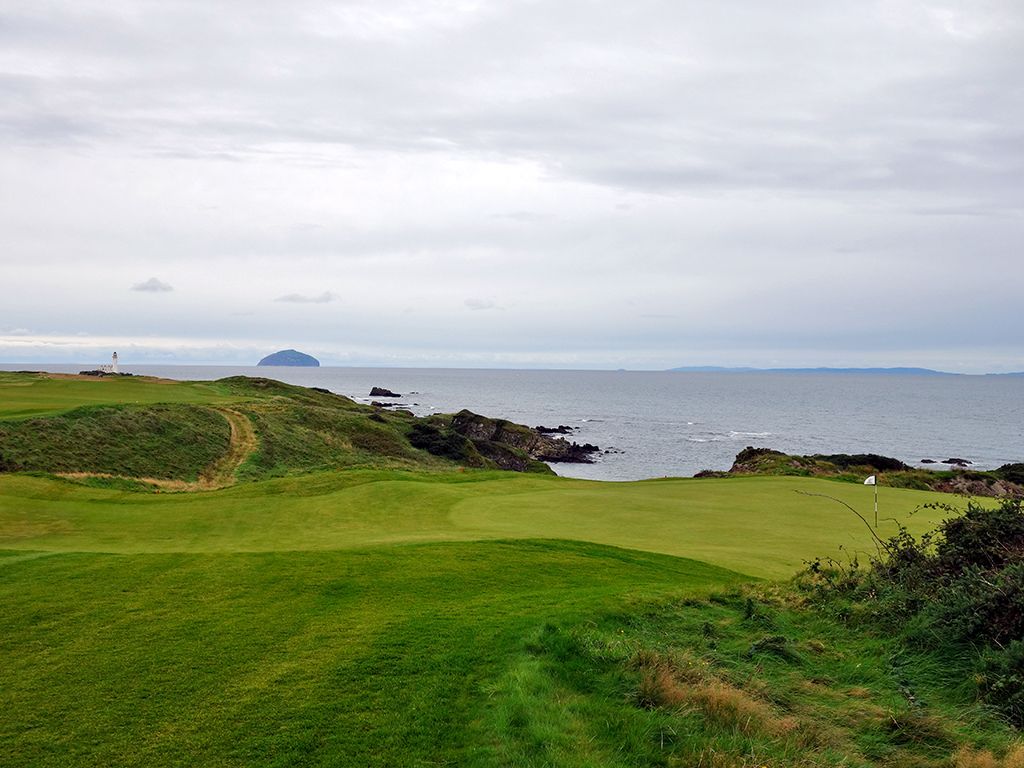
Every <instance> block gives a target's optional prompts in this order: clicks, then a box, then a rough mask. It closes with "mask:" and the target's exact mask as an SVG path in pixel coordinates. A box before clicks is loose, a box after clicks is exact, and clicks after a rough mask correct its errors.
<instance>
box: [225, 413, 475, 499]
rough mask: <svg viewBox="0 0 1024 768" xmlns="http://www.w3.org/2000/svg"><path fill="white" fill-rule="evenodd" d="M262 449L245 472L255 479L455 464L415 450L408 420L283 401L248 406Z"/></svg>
mask: <svg viewBox="0 0 1024 768" xmlns="http://www.w3.org/2000/svg"><path fill="white" fill-rule="evenodd" d="M244 410H245V413H246V415H247V416H248V417H249V418H250V420H251V421H252V423H253V425H254V427H255V429H256V433H257V435H258V437H259V445H258V447H257V449H256V451H255V452H254V453H253V454H252V456H251V457H250V458H249V460H248V461H247V462H246V463H245V465H244V466H243V467H242V470H241V472H240V475H241V477H243V478H244V479H249V480H255V479H262V478H267V477H278V476H282V475H288V474H300V473H306V472H310V471H316V470H324V469H352V468H356V467H358V468H378V469H380V468H396V469H413V468H431V467H438V468H449V469H453V468H454V467H455V465H454V463H453V462H450V461H444V460H442V459H438V458H436V457H434V456H431V455H430V454H429V453H427V452H426V451H420V450H417V449H415V448H413V447H412V446H411V445H410V444H409V441H408V438H407V437H406V436H405V430H406V429H407V425H406V423H405V422H406V421H407V420H406V419H402V417H401V416H399V415H395V414H388V415H387V416H383V415H379V416H378V418H376V419H375V418H371V417H372V416H373V415H374V413H373V411H372V410H370V409H364V408H362V407H359V409H358V410H356V409H349V408H345V407H340V408H339V407H338V406H337V405H335V404H333V403H329V404H328V405H326V406H324V405H319V404H309V403H301V404H300V403H295V402H294V401H291V400H282V401H277V402H272V403H267V404H254V405H250V406H248V407H246V408H245V409H244Z"/></svg>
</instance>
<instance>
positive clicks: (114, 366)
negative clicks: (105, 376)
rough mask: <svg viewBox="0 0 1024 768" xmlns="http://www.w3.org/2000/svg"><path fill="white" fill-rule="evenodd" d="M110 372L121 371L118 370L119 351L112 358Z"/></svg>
mask: <svg viewBox="0 0 1024 768" xmlns="http://www.w3.org/2000/svg"><path fill="white" fill-rule="evenodd" d="M110 372H111V373H120V371H119V370H117V352H115V353H114V354H113V356H112V357H111V358H110Z"/></svg>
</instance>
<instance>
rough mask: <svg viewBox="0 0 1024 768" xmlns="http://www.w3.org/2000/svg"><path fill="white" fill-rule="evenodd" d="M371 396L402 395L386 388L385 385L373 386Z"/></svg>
mask: <svg viewBox="0 0 1024 768" xmlns="http://www.w3.org/2000/svg"><path fill="white" fill-rule="evenodd" d="M370 397H401V395H400V394H398V393H397V392H392V391H391V390H390V389H384V387H373V388H372V389H371V390H370Z"/></svg>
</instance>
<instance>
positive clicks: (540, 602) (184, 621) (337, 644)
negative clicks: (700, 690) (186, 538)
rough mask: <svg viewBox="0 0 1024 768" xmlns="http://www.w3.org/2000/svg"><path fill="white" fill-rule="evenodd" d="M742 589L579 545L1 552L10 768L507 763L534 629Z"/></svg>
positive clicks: (669, 564) (660, 559)
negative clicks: (499, 691) (504, 721)
mask: <svg viewBox="0 0 1024 768" xmlns="http://www.w3.org/2000/svg"><path fill="white" fill-rule="evenodd" d="M735 578H736V576H735V575H733V574H730V573H728V572H726V571H722V570H720V569H716V568H713V567H711V566H708V565H704V564H700V563H694V562H691V561H686V560H680V559H677V558H669V557H665V556H659V555H651V554H643V553H636V552H628V551H623V550H614V549H608V548H604V547H597V546H593V545H586V544H572V543H565V542H528V541H522V542H514V543H508V542H505V543H503V542H491V543H462V544H445V545H413V546H399V547H390V548H386V549H370V550H358V549H353V550H348V551H342V552H305V553H298V552H288V553H284V552H279V553H260V554H220V555H195V554H172V555H131V556H129V555H100V554H74V553H66V554H53V555H49V556H39V557H34V556H28V557H25V556H15V557H7V558H0V604H2V605H3V606H4V611H3V612H2V613H0V657H2V658H3V659H4V664H3V665H0V711H2V712H4V716H3V717H2V718H0V764H3V765H4V766H49V765H52V766H64V765H138V766H155V765H206V766H216V765H238V766H249V765H346V766H397V765H401V766H417V765H437V764H442V765H443V764H448V765H494V764H496V762H495V760H496V758H495V752H496V745H495V742H494V738H495V733H494V732H493V731H492V730H491V729H490V728H489V726H488V723H487V719H486V716H485V715H486V712H487V711H488V708H489V706H490V703H489V696H488V693H487V682H488V681H491V680H495V679H498V678H499V677H500V675H501V674H502V673H503V672H504V670H505V669H506V667H507V665H508V663H509V659H510V658H514V657H515V656H516V654H518V653H519V652H520V651H521V650H522V648H523V643H524V638H525V637H527V636H529V635H530V634H531V632H532V631H533V630H534V629H535V628H536V627H537V626H541V625H543V624H544V623H545V622H547V621H549V620H556V619H557V620H559V621H565V620H569V621H574V620H579V619H581V618H582V617H585V616H587V615H590V614H591V613H592V612H594V611H599V610H602V609H604V608H607V607H609V606H611V605H614V604H616V603H617V602H618V601H620V600H621V599H622V598H623V596H625V595H630V594H632V595H637V596H643V595H651V594H657V593H661V592H664V591H665V590H666V589H678V588H681V587H683V588H685V587H690V588H698V589H699V588H703V587H705V586H706V585H708V584H720V583H723V582H725V583H727V582H729V581H732V580H735Z"/></svg>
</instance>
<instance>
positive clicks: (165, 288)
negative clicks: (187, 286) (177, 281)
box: [132, 277, 174, 293]
mask: <svg viewBox="0 0 1024 768" xmlns="http://www.w3.org/2000/svg"><path fill="white" fill-rule="evenodd" d="M132 290H133V291H142V292H144V293H169V292H170V291H173V290H174V288H173V286H170V285H168V284H167V283H165V282H164V281H163V280H159V279H158V278H155V277H151V278H149V280H143V281H142V282H141V283H135V285H133V286H132Z"/></svg>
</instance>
